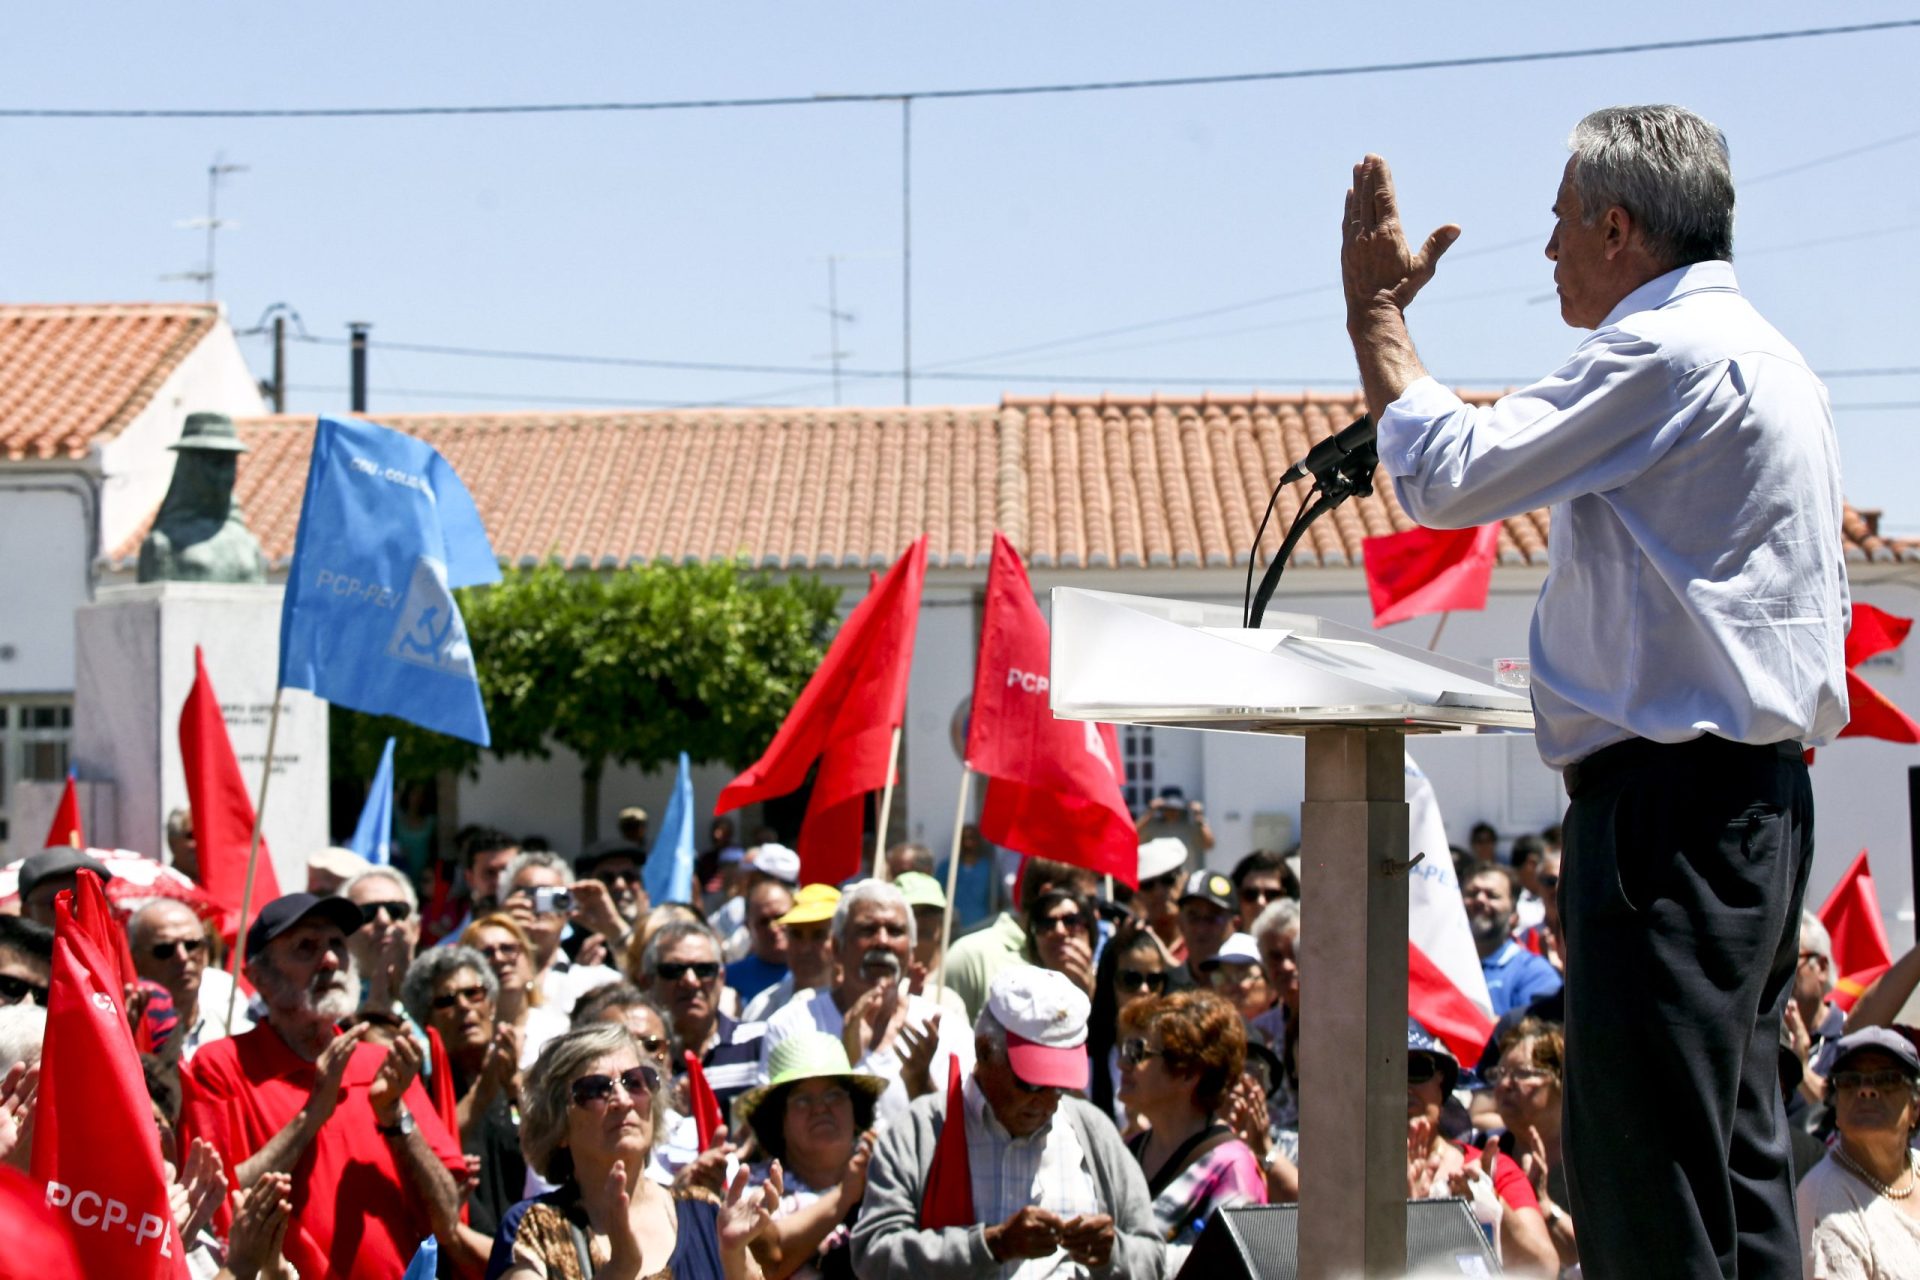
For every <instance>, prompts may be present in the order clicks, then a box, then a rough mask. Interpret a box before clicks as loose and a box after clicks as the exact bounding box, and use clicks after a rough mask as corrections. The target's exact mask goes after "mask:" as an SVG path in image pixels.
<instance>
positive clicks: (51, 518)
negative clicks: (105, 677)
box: [0, 465, 96, 781]
mask: <svg viewBox="0 0 1920 1280" xmlns="http://www.w3.org/2000/svg"><path fill="white" fill-rule="evenodd" d="M95 501H96V490H95V488H94V483H93V477H92V475H91V473H90V472H89V471H88V470H87V469H86V468H85V466H84V465H71V466H65V467H51V466H43V467H24V466H13V465H0V694H44V693H53V694H65V693H71V692H72V691H73V614H74V610H76V609H78V608H80V606H82V605H84V604H86V603H87V601H88V600H89V599H90V598H91V596H92V584H91V580H90V576H89V574H88V572H87V567H88V561H89V559H90V557H91V555H92V552H93V545H94V544H93V522H94V519H95V511H94V503H95ZM9 781H10V780H9Z"/></svg>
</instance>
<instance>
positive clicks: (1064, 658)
mask: <svg viewBox="0 0 1920 1280" xmlns="http://www.w3.org/2000/svg"><path fill="white" fill-rule="evenodd" d="M1052 601H1053V653H1052V658H1053V666H1052V675H1051V678H1052V686H1051V690H1050V692H1051V696H1052V703H1053V712H1054V714H1055V715H1056V716H1058V717H1060V718H1062V719H1069V720H1099V721H1107V722H1110V723H1118V724H1139V725H1156V726H1165V727H1168V728H1181V729H1212V730H1219V731H1225V732H1232V733H1285V734H1298V735H1302V736H1304V737H1305V739H1306V755H1307V760H1306V769H1307V776H1306V800H1305V803H1304V804H1303V805H1302V808H1301V821H1300V828H1301V861H1302V868H1301V875H1300V880H1301V893H1302V897H1303V902H1302V904H1301V911H1302V915H1303V922H1302V928H1301V932H1300V1010H1301V1013H1300V1016H1301V1022H1302V1026H1303V1028H1304V1029H1305V1031H1306V1034H1305V1035H1304V1036H1303V1037H1302V1039H1301V1045H1300V1054H1301V1061H1300V1074H1301V1079H1302V1080H1303V1081H1304V1082H1307V1087H1305V1088H1304V1089H1303V1090H1302V1092H1301V1098H1300V1151H1301V1163H1302V1174H1301V1180H1300V1219H1299V1222H1300V1231H1299V1239H1300V1275H1301V1276H1302V1277H1308V1278H1310V1280H1333V1278H1334V1277H1346V1276H1385V1275H1397V1274H1403V1273H1404V1272H1405V1270H1406V1265H1407V1237H1406V1197H1407V1167H1406V1153H1407V1102H1406V1099H1407V1041H1406V1029H1407V1027H1406V1017H1407V868H1408V865H1409V863H1408V860H1407V805H1406V764H1405V759H1406V735H1407V734H1409V733H1525V732H1530V731H1531V730H1532V728H1533V713H1532V709H1531V705H1530V703H1529V700H1528V698H1527V696H1526V694H1525V693H1524V692H1521V691H1516V690H1512V689H1507V688H1502V687H1500V686H1498V685H1496V684H1495V683H1494V682H1493V677H1492V673H1491V672H1490V671H1485V670H1482V669H1481V668H1478V667H1475V666H1472V665H1470V664H1468V663H1464V662H1456V661H1454V660H1452V659H1449V658H1444V657H1441V656H1440V655H1438V654H1433V653H1428V652H1427V651H1425V650H1423V649H1417V648H1414V647H1412V646H1410V645H1404V644H1399V643H1397V642H1395V641H1392V640H1388V639H1385V638H1383V637H1380V636H1378V635H1375V634H1372V633H1370V632H1366V631H1361V630H1358V629H1356V628H1353V627H1346V626H1342V625H1340V624H1338V623H1335V622H1329V621H1327V620H1326V619H1323V618H1316V617H1312V616H1310V615H1307V614H1290V613H1269V614H1268V615H1267V617H1266V625H1265V626H1264V627H1262V628H1260V629H1258V630H1248V629H1245V628H1243V627H1242V626H1241V615H1240V610H1239V608H1238V607H1237V606H1234V605H1225V604H1201V603H1189V602H1184V601H1178V600H1161V599H1155V598H1151V597H1146V596H1128V595H1118V594H1115V593H1112V592H1106V591H1087V590H1081V589H1078V588H1068V587H1059V588H1055V589H1054V591H1053V596H1052Z"/></svg>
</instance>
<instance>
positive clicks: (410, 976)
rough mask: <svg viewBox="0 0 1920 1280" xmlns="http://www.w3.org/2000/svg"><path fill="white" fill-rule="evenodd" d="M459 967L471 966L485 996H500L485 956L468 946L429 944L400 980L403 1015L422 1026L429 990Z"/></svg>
mask: <svg viewBox="0 0 1920 1280" xmlns="http://www.w3.org/2000/svg"><path fill="white" fill-rule="evenodd" d="M462 969H471V970H473V971H474V973H476V974H478V975H479V977H480V984H481V985H482V986H484V987H485V988H486V989H487V999H489V1000H498V999H499V998H500V979H499V978H497V977H495V976H494V973H493V966H492V965H490V964H488V963H487V958H486V957H485V956H483V955H481V954H480V953H479V952H478V951H475V950H474V949H473V948H472V947H455V946H449V947H433V948H431V949H429V950H428V951H426V952H425V953H424V954H423V955H421V957H420V958H419V959H418V960H415V961H414V962H413V963H412V964H411V965H409V966H408V967H407V976H406V978H405V979H404V980H403V981H402V982H401V983H400V1003H401V1004H403V1005H405V1006H406V1008H407V1016H408V1017H410V1018H412V1019H413V1020H414V1021H415V1022H416V1023H418V1024H419V1025H421V1026H423V1027H424V1026H426V1025H427V1017H428V1015H429V1014H431V1013H432V1012H433V1008H432V1005H433V989H434V988H435V987H437V986H439V985H440V980H441V979H442V978H445V977H447V976H448V975H449V974H454V973H458V972H460V971H461V970H462Z"/></svg>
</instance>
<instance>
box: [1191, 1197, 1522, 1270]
mask: <svg viewBox="0 0 1920 1280" xmlns="http://www.w3.org/2000/svg"><path fill="white" fill-rule="evenodd" d="M1299 1231H1300V1209H1299V1206H1298V1205H1291V1204H1262V1205H1247V1206H1245V1207H1243V1208H1239V1209H1222V1210H1221V1211H1220V1212H1219V1213H1216V1214H1214V1215H1213V1221H1212V1222H1209V1223H1208V1224H1207V1229H1206V1230H1205V1231H1204V1232H1202V1233H1201V1235H1200V1240H1199V1243H1197V1244H1195V1245H1194V1246H1193V1252H1192V1253H1190V1254H1188V1255H1187V1263H1186V1265H1185V1266H1184V1267H1182V1268H1181V1269H1180V1275H1179V1280H1298V1277H1299V1274H1300V1235H1299ZM1407 1270H1409V1271H1417V1272H1419V1273H1421V1274H1422V1275H1425V1276H1491V1275H1498V1274H1499V1273H1500V1264H1499V1262H1498V1261H1496V1260H1495V1258H1494V1256H1493V1248H1492V1246H1491V1245H1489V1244H1488V1243H1487V1237H1486V1234H1485V1233H1484V1232H1482V1231H1481V1230H1480V1224H1479V1223H1478V1222H1476V1221H1474V1217H1473V1211H1472V1210H1471V1209H1469V1208H1468V1207H1467V1202H1466V1201H1465V1200H1409V1201H1408V1202H1407Z"/></svg>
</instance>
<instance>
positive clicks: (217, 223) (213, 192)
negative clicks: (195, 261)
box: [160, 152, 250, 302]
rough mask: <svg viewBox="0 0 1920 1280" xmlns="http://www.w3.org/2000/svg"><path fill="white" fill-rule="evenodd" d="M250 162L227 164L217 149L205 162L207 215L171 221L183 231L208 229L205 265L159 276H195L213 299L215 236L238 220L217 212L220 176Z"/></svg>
mask: <svg viewBox="0 0 1920 1280" xmlns="http://www.w3.org/2000/svg"><path fill="white" fill-rule="evenodd" d="M249 167H250V166H248V165H244V164H228V163H227V158H226V153H225V152H216V153H215V155H214V157H213V163H212V164H210V165H208V166H207V216H206V217H204V218H185V219H182V220H181V221H179V222H176V223H174V224H173V225H174V226H176V227H178V228H180V229H181V230H182V231H205V232H206V233H207V259H206V265H205V266H203V267H202V268H201V269H200V270H198V271H176V272H174V273H173V274H172V275H166V276H161V277H160V278H161V279H162V280H197V281H199V282H200V283H201V284H203V285H205V286H206V291H207V301H208V302H212V301H213V292H214V249H215V243H216V238H217V237H218V236H219V233H220V232H221V230H222V229H224V228H226V227H237V226H239V225H240V224H239V223H238V222H236V221H234V220H233V219H231V218H222V217H221V216H220V180H221V179H222V178H224V177H226V176H227V175H228V174H230V173H245V172H247V170H248V168H249Z"/></svg>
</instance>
